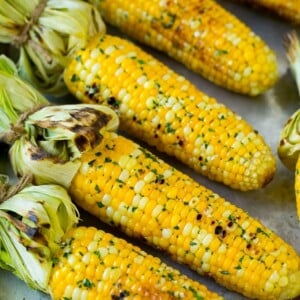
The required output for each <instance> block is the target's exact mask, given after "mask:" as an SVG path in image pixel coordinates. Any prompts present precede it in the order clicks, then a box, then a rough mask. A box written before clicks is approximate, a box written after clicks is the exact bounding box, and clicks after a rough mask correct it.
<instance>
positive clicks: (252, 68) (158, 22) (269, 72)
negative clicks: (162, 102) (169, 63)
mask: <svg viewBox="0 0 300 300" xmlns="http://www.w3.org/2000/svg"><path fill="white" fill-rule="evenodd" d="M246 1H247V0H246ZM89 2H91V3H94V4H96V5H97V6H98V7H99V9H100V12H101V14H102V16H103V18H104V20H105V21H106V22H107V23H110V24H111V25H113V26H116V27H118V28H119V29H120V30H121V31H123V32H125V33H126V34H127V35H128V36H129V37H131V38H133V39H135V40H138V41H139V42H142V43H145V44H147V45H149V46H151V47H154V48H156V49H158V50H161V51H163V52H165V53H166V54H168V55H169V56H171V57H172V58H174V59H176V60H178V61H179V62H181V63H183V64H184V65H185V66H187V67H188V68H189V69H191V70H192V71H194V72H196V73H199V74H201V75H202V76H203V77H205V78H207V79H209V80H211V81H212V82H214V83H216V84H218V85H221V86H223V87H225V88H227V89H230V90H233V91H236V92H238V93H244V94H249V95H257V94H260V93H263V92H264V91H265V90H267V89H268V88H270V87H271V86H273V85H274V84H275V82H276V80H277V79H278V71H277V62H276V57H275V55H274V53H273V51H272V50H271V49H270V48H269V47H268V46H267V45H266V43H265V42H264V41H263V40H262V39H261V38H260V37H258V36H257V35H256V34H254V32H253V31H251V29H250V28H249V27H248V26H246V25H245V24H244V23H243V22H242V21H241V20H239V19H238V18H237V17H236V16H234V15H233V14H231V13H230V12H228V11H227V10H225V9H224V8H223V7H221V6H220V5H219V4H217V3H216V2H215V1H213V0H205V1H198V0H192V1H188V2H186V1H184V0H179V1H161V0H154V1H153V0H152V1H144V0H137V1H135V2H134V4H133V3H131V2H129V1H122V0H116V1H109V0H104V1H103V0H101V1H99V0H89ZM249 2H250V0H249ZM251 2H259V3H264V2H265V3H272V2H275V3H276V2H278V3H277V4H275V3H274V8H275V7H277V11H280V12H281V11H282V4H279V2H280V3H281V2H282V0H277V1H276V0H275V1H270V0H265V1H264V0H262V1H260V0H257V1H251ZM287 2H288V3H287ZM287 2H285V4H284V5H283V6H286V8H287V9H286V10H287V11H288V10H290V13H289V14H290V15H292V12H293V11H295V12H296V15H297V16H295V19H298V21H299V19H300V17H299V12H300V8H299V7H300V5H299V4H300V2H299V0H296V1H287ZM289 4H290V5H289ZM262 5H263V4H262ZM269 6H271V7H272V6H273V4H270V5H269ZM283 14H284V13H283ZM256 66H258V67H259V68H257V67H256ZM260 66H263V68H261V67H260ZM152 82H153V81H152Z"/></svg>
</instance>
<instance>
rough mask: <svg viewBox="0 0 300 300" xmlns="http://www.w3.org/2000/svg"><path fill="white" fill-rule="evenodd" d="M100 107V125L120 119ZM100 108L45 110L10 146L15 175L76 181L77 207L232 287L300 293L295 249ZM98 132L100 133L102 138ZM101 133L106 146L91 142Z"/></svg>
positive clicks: (260, 295) (9, 110)
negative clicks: (117, 127)
mask: <svg viewBox="0 0 300 300" xmlns="http://www.w3.org/2000/svg"><path fill="white" fill-rule="evenodd" d="M9 87H10V88H9V89H8V90H7V95H6V97H5V101H4V102H2V103H1V102H0V104H1V108H2V110H1V111H2V113H4V114H5V117H6V119H7V118H8V119H11V118H12V116H15V114H17V115H19V114H22V112H23V113H24V111H22V109H20V107H19V105H18V101H16V102H12V101H11V99H10V95H11V91H10V90H11V86H9ZM33 103H34V101H33ZM66 108H67V109H66ZM102 108H103V111H102V113H103V116H102V117H101V115H100V117H101V120H106V121H107V122H108V125H109V124H110V122H111V120H114V118H115V113H114V112H113V110H109V109H108V108H107V107H102ZM98 111H101V106H94V109H93V108H92V106H88V107H87V108H85V109H84V108H82V106H79V107H78V108H77V111H76V109H75V108H74V107H73V108H72V109H71V110H70V108H69V106H64V107H61V111H60V109H59V107H45V108H43V109H41V110H39V111H37V112H35V113H32V114H28V116H27V118H24V117H23V118H22V120H23V122H24V123H23V130H19V129H20V128H18V127H17V128H16V129H17V133H19V135H16V136H15V141H14V142H12V146H11V148H10V158H11V162H12V165H13V169H14V171H15V173H16V174H20V175H22V174H23V173H28V172H32V173H33V174H34V176H35V179H36V180H37V181H39V182H43V181H44V182H49V181H52V182H53V181H54V182H64V183H66V182H70V185H67V186H66V187H67V188H68V190H69V192H70V193H71V194H72V195H73V197H74V200H75V201H76V202H77V203H78V205H80V206H81V207H83V208H84V209H86V210H87V211H90V212H91V213H92V214H95V215H96V216H97V217H99V218H100V219H101V220H103V221H105V222H107V223H108V224H111V225H114V226H116V227H118V228H120V229H122V230H123V231H124V232H125V233H127V234H128V235H130V236H134V237H140V238H142V239H143V240H144V241H145V242H147V243H149V244H150V245H152V246H154V247H157V248H159V249H162V250H165V251H166V252H167V253H168V254H169V255H170V256H172V257H173V258H174V259H176V260H177V261H178V262H181V263H184V264H187V265H188V266H190V267H191V268H193V269H195V270H196V271H198V272H199V273H200V274H206V275H209V276H211V277H213V278H214V279H215V280H217V281H218V282H220V283H221V284H223V285H224V286H226V287H228V288H229V289H232V290H235V291H238V292H240V293H243V294H244V295H246V296H249V297H251V298H257V299H261V300H263V299H289V298H293V297H295V296H297V295H299V294H300V286H299V284H298V282H299V280H300V257H299V255H298V254H297V253H296V252H295V250H294V249H293V248H292V247H291V246H290V245H288V244H286V243H285V242H284V241H283V240H282V239H281V238H280V237H278V236H276V234H275V233H273V232H272V231H271V230H269V229H267V228H266V227H265V226H263V225H262V224H261V223H260V222H258V221H257V220H254V219H253V218H251V217H250V216H249V215H248V214H247V213H246V212H244V211H242V210H241V209H239V208H238V207H236V206H234V205H232V204H230V203H229V202H227V201H225V200H224V199H223V198H222V197H220V196H219V195H217V194H215V193H214V192H212V191H210V190H208V189H206V188H205V187H203V186H201V185H199V184H198V183H196V182H195V181H193V180H192V179H191V178H190V177H188V176H187V175H184V174H182V173H181V172H179V171H178V170H176V169H174V168H173V167H171V166H170V165H168V164H166V163H164V162H163V161H161V160H159V159H158V158H157V157H156V156H154V155H153V154H152V153H150V152H149V151H147V150H145V149H144V148H142V147H140V146H139V145H137V144H136V143H133V142H132V141H130V140H129V139H126V138H124V137H121V136H119V135H118V134H116V133H115V132H113V131H114V128H113V127H112V126H107V124H105V123H104V124H102V125H103V127H102V128H101V129H100V128H99V126H95V124H94V123H95V118H94V115H95V116H97V115H98V116H99V112H98ZM96 119H97V120H98V118H96ZM76 120H77V121H76ZM0 121H2V119H0ZM15 123H16V122H15V121H13V120H12V121H11V126H10V127H9V129H10V130H14V128H15V126H16V125H15ZM97 123H98V122H96V125H97ZM100 123H102V121H101V122H100ZM114 124H115V123H114ZM0 128H1V126H0ZM91 130H95V131H97V132H98V131H100V133H101V136H100V138H99V132H98V134H97V133H96V132H94V133H93V134H91ZM93 136H96V137H97V136H98V142H99V143H97V144H98V145H95V143H94V144H93V143H92V142H91V141H89V138H90V137H93ZM61 137H64V138H63V139H62V138H61ZM83 145H85V146H88V145H90V148H89V147H87V148H83V147H82V146H83ZM91 145H92V147H91ZM65 148H67V149H68V151H62V149H65ZM80 149H81V150H82V151H83V152H84V153H78V150H80ZM62 152H65V153H64V155H63V156H62ZM74 154H77V155H74ZM69 163H70V164H72V163H73V164H75V166H78V165H79V167H77V171H76V170H75V172H74V173H73V174H70V172H65V173H64V174H63V176H64V177H69V180H68V179H66V178H62V177H63V176H57V168H59V169H60V170H61V168H62V167H63V166H64V165H68V164H69ZM42 169H44V171H42ZM37 173H38V174H37ZM42 173H44V175H42ZM60 173H62V172H60ZM36 174H37V175H38V176H36ZM51 174H52V176H51ZM53 174H56V176H53Z"/></svg>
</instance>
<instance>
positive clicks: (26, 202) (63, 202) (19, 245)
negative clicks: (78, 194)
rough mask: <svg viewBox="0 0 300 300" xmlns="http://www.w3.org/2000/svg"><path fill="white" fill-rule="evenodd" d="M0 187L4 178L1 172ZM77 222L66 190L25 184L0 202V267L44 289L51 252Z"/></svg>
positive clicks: (77, 217) (49, 269) (33, 286)
mask: <svg viewBox="0 0 300 300" xmlns="http://www.w3.org/2000/svg"><path fill="white" fill-rule="evenodd" d="M0 177H1V186H3V185H4V184H7V177H5V176H4V175H1V176H0ZM78 221H79V214H78V211H77V209H76V207H75V205H74V204H73V203H72V201H71V199H70V197H69V196H68V194H67V192H66V190H65V189H64V188H62V187H60V186H58V185H43V186H27V187H25V188H23V189H22V190H21V191H19V192H17V193H16V194H15V195H13V196H11V197H9V198H8V199H6V200H5V201H4V202H2V203H1V204H0V267H1V268H3V269H6V270H8V271H10V272H13V273H14V274H15V275H16V276H18V277H19V278H20V279H22V280H23V281H25V282H26V284H27V285H28V286H30V287H31V288H33V289H38V290H41V291H43V292H48V281H49V277H50V273H51V270H52V258H53V257H52V255H54V253H55V252H56V251H57V250H58V249H59V247H60V243H61V241H62V238H63V237H64V235H65V234H66V233H67V232H68V231H69V230H70V229H71V228H73V227H74V226H75V225H76V224H77V223H78Z"/></svg>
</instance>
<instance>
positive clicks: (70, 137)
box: [0, 56, 119, 187]
mask: <svg viewBox="0 0 300 300" xmlns="http://www.w3.org/2000/svg"><path fill="white" fill-rule="evenodd" d="M0 82H1V83H2V85H1V88H0V140H2V141H4V142H6V143H9V144H12V146H11V149H10V157H11V162H12V167H13V170H14V172H15V174H18V175H20V176H23V175H26V174H27V173H34V174H37V175H36V176H35V182H36V183H37V184H42V183H46V182H49V180H51V182H57V183H60V184H63V185H64V186H65V187H68V186H69V185H70V183H71V181H72V179H73V176H74V175H75V173H76V172H77V170H78V168H79V167H80V160H79V159H78V158H79V157H80V156H81V154H82V153H84V152H86V151H88V150H90V149H92V148H93V147H95V146H96V145H97V144H99V143H100V142H101V139H102V133H103V131H104V130H109V131H114V130H116V129H117V127H118V125H119V119H118V117H117V115H116V113H115V112H114V111H113V110H112V109H110V108H109V107H106V106H103V105H97V104H74V105H59V106H55V105H53V106H51V105H50V104H49V102H48V101H47V100H46V98H45V97H43V96H42V95H41V94H40V93H39V92H38V91H37V90H35V89H34V88H32V87H31V86H30V85H29V84H28V83H25V82H24V81H22V79H20V78H19V77H18V75H17V74H16V72H15V67H14V64H13V62H12V61H11V60H10V59H8V58H7V57H5V56H0ZM22 95H23V96H22ZM45 105H46V106H45ZM40 106H43V107H42V108H41V107H40Z"/></svg>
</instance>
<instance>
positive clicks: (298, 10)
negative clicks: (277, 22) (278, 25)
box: [235, 0, 300, 24]
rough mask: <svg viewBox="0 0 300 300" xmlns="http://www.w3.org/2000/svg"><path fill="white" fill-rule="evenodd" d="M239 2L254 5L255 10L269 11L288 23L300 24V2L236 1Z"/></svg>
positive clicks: (294, 0) (280, 0)
mask: <svg viewBox="0 0 300 300" xmlns="http://www.w3.org/2000/svg"><path fill="white" fill-rule="evenodd" d="M235 1H237V2H242V3H246V4H249V5H252V6H253V7H255V8H258V9H263V10H267V11H269V12H270V13H273V14H276V15H278V16H280V17H282V18H284V19H286V20H287V21H289V22H291V23H294V24H300V1H299V0H235Z"/></svg>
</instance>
